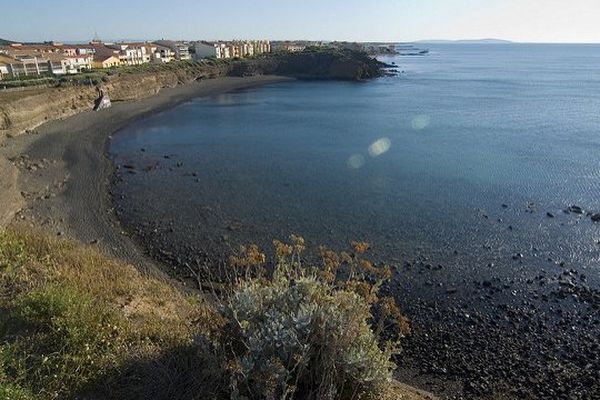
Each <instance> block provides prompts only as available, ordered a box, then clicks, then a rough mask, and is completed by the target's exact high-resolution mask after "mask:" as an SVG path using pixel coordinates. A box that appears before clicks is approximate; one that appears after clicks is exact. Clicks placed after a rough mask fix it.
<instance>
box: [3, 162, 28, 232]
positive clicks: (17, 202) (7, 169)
mask: <svg viewBox="0 0 600 400" xmlns="http://www.w3.org/2000/svg"><path fill="white" fill-rule="evenodd" d="M0 171H2V173H0V228H3V227H5V226H6V225H8V223H9V222H10V221H11V220H12V217H13V216H14V214H15V213H16V212H17V211H18V210H20V209H21V207H22V206H23V204H24V203H23V198H22V197H21V194H20V193H19V190H18V187H17V177H18V172H17V168H16V167H14V166H13V165H12V164H11V163H10V162H8V161H7V160H4V159H3V158H2V157H0Z"/></svg>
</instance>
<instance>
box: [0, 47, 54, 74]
mask: <svg viewBox="0 0 600 400" xmlns="http://www.w3.org/2000/svg"><path fill="white" fill-rule="evenodd" d="M0 70H1V72H0V74H1V75H2V76H3V77H4V76H11V77H19V76H31V75H34V76H35V75H50V74H54V75H61V74H65V73H66V59H65V58H64V57H63V56H61V55H59V54H42V53H30V54H15V55H13V57H9V56H6V55H0Z"/></svg>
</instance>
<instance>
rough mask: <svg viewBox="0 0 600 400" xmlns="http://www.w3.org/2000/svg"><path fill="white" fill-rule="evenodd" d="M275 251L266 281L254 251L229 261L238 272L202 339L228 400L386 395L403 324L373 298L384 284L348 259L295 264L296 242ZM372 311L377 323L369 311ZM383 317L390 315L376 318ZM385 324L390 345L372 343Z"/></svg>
mask: <svg viewBox="0 0 600 400" xmlns="http://www.w3.org/2000/svg"><path fill="white" fill-rule="evenodd" d="M292 240H293V243H292V244H291V245H286V244H283V243H281V242H275V245H276V249H277V254H278V259H277V262H276V265H275V268H274V271H273V272H272V273H271V274H268V273H267V270H266V269H265V267H264V263H265V256H264V255H263V254H262V253H260V251H258V248H257V247H256V246H250V247H247V248H244V252H243V257H233V258H232V260H231V261H232V262H231V264H232V266H233V267H235V268H237V269H239V270H240V272H241V273H240V274H239V276H240V279H239V280H238V284H237V287H236V289H235V290H234V291H233V292H232V293H231V295H230V296H228V297H227V298H226V299H225V300H223V301H222V303H221V307H220V312H221V315H222V317H223V321H224V323H223V326H221V327H219V328H220V329H218V330H216V331H215V335H214V336H213V337H209V338H207V340H208V342H210V343H212V346H213V352H214V353H215V354H219V355H222V356H223V359H222V361H221V363H220V364H221V365H222V366H224V367H223V376H226V377H227V378H228V382H227V386H228V396H229V397H231V398H277V399H285V398H302V399H306V398H309V399H376V398H381V396H382V395H383V394H384V393H387V392H388V390H389V383H390V381H391V378H392V371H393V369H394V368H395V366H394V363H393V362H392V360H391V358H392V356H393V355H394V354H395V353H396V352H397V351H398V350H399V339H400V338H401V337H402V336H403V335H404V334H406V333H407V331H408V329H407V322H406V319H405V318H404V317H402V316H401V315H400V314H399V312H397V308H394V307H395V305H394V306H393V305H392V304H391V303H390V301H389V299H379V298H378V296H377V294H378V291H379V288H380V286H381V284H382V283H383V281H384V280H385V279H386V278H387V277H388V276H389V270H388V269H387V268H385V267H383V268H376V267H374V266H373V265H372V264H371V263H369V262H368V261H366V260H364V259H361V258H360V257H359V255H360V253H361V252H362V251H364V250H365V249H366V244H363V243H356V246H355V248H356V250H358V251H356V252H355V253H354V254H352V255H351V254H348V253H342V255H338V254H336V253H334V252H332V251H329V250H327V249H321V254H322V257H323V266H321V267H319V268H316V267H315V268H311V267H307V266H304V265H303V263H302V262H301V261H300V252H301V251H302V250H303V249H304V241H303V239H302V238H299V237H295V236H294V237H293V238H292ZM373 308H378V309H379V310H380V311H382V310H383V311H384V312H380V315H381V318H380V320H379V321H378V322H377V323H373V322H374V319H373V316H372V313H371V311H372V310H373ZM385 310H387V311H390V312H386V311H385ZM388 317H394V318H395V319H396V326H397V327H398V330H397V331H396V333H397V334H396V335H392V336H393V339H389V340H384V339H383V337H382V333H383V328H384V326H385V325H384V324H385V321H386V320H387V319H388Z"/></svg>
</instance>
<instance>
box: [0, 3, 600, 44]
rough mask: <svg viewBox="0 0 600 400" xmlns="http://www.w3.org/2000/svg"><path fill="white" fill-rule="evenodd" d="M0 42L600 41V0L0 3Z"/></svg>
mask: <svg viewBox="0 0 600 400" xmlns="http://www.w3.org/2000/svg"><path fill="white" fill-rule="evenodd" d="M0 2H1V3H2V4H1V6H0V38H4V39H11V40H16V41H42V40H62V41H74V40H85V41H89V40H90V39H92V38H93V37H94V35H95V33H97V34H98V37H100V38H101V39H104V40H116V39H161V38H169V39H189V40H197V39H205V40H211V39H223V40H226V39H271V40H277V39H308V40H348V41H414V40H426V39H482V38H497V39H506V40H513V41H520V42H576V43H600V0H370V1H369V0H244V1H242V0H216V1H215V0H211V1H205V0H168V1H164V0H163V1H159V0H101V1H90V0H75V1H73V0H69V1H67V0H52V1H47V0H36V1H33V0H19V1H9V0H0Z"/></svg>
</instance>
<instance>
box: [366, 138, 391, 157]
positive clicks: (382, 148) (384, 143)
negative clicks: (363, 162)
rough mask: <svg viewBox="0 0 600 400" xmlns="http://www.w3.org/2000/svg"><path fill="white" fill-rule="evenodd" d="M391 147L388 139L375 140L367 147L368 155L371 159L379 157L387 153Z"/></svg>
mask: <svg viewBox="0 0 600 400" xmlns="http://www.w3.org/2000/svg"><path fill="white" fill-rule="evenodd" d="M391 146H392V142H391V141H390V139H388V138H386V137H384V138H381V139H377V140H376V141H374V142H373V143H371V145H370V146H369V155H371V157H379V156H380V155H382V154H384V153H387V152H388V150H389V149H390V147H391Z"/></svg>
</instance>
